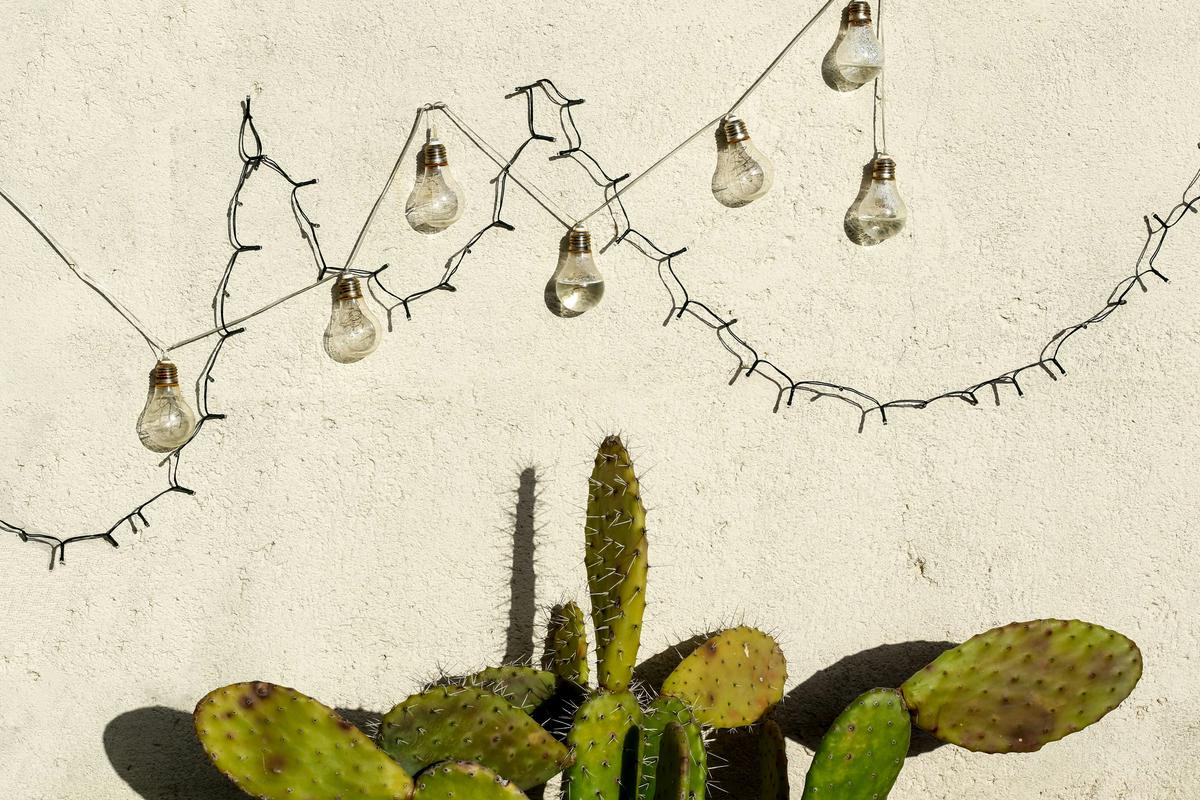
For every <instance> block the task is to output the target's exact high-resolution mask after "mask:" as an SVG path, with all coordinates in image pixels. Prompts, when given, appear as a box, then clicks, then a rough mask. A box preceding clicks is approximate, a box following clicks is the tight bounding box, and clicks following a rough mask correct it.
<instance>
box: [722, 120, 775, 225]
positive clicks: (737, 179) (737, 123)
mask: <svg viewBox="0 0 1200 800" xmlns="http://www.w3.org/2000/svg"><path fill="white" fill-rule="evenodd" d="M721 134H722V136H721V137H720V138H721V140H722V141H721V142H719V143H718V145H717V169H716V171H715V172H714V173H713V179H712V192H713V197H715V198H717V200H718V201H719V202H720V203H721V204H722V205H724V206H728V207H729V208H741V207H742V206H744V205H749V204H750V203H753V202H754V201H755V200H757V199H758V198H760V197H762V196H763V195H764V194H766V193H767V192H768V191H769V190H770V189H771V181H772V179H773V178H774V172H775V170H774V168H773V167H772V166H771V162H770V161H768V160H767V157H766V156H764V155H763V154H762V152H761V151H759V149H758V148H757V147H755V146H754V144H753V143H752V142H751V141H750V133H749V132H748V131H747V130H746V123H745V122H743V121H742V120H740V119H738V118H737V117H735V116H733V115H732V114H730V115H729V116H727V117H725V120H724V124H723V125H722V126H721Z"/></svg>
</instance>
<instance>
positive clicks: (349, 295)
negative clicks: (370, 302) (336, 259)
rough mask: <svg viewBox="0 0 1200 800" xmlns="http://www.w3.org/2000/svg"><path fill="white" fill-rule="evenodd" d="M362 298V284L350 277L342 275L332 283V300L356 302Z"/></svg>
mask: <svg viewBox="0 0 1200 800" xmlns="http://www.w3.org/2000/svg"><path fill="white" fill-rule="evenodd" d="M362 296H363V293H362V284H361V283H359V281H358V278H355V277H354V276H352V275H343V276H342V277H340V278H338V279H337V280H336V281H334V282H333V299H334V301H335V302H336V301H338V300H358V299H360V298H361V297H362Z"/></svg>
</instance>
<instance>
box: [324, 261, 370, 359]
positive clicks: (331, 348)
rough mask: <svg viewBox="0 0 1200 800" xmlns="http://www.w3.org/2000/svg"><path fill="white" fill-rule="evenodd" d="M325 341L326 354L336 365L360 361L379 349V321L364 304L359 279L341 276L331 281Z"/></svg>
mask: <svg viewBox="0 0 1200 800" xmlns="http://www.w3.org/2000/svg"><path fill="white" fill-rule="evenodd" d="M324 341H325V352H326V353H328V354H329V357H330V358H332V359H333V360H334V361H336V362H338V363H339V364H353V363H354V362H355V361H361V360H362V359H364V358H366V357H367V356H369V355H371V353H374V352H375V348H376V347H378V346H379V320H377V319H375V315H374V314H372V313H371V312H370V310H369V309H367V307H366V304H365V303H363V293H362V286H361V285H360V284H359V282H358V278H355V277H353V276H350V275H343V276H342V277H340V278H338V279H337V280H336V281H334V282H333V309H332V310H331V312H330V314H329V326H328V327H327V328H325V338H324Z"/></svg>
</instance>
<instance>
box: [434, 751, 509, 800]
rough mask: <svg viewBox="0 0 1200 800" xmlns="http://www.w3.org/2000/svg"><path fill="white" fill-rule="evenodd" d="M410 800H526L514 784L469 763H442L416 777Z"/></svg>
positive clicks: (481, 766)
mask: <svg viewBox="0 0 1200 800" xmlns="http://www.w3.org/2000/svg"><path fill="white" fill-rule="evenodd" d="M416 783H417V791H416V794H415V795H413V800H526V798H525V793H524V792H522V791H521V790H520V789H519V788H517V785H516V784H515V783H512V782H511V781H507V780H505V779H504V778H501V777H500V776H499V775H497V774H496V773H495V772H493V771H492V770H490V769H488V768H487V767H485V766H483V765H482V764H476V763H474V762H471V761H443V762H442V763H440V764H434V765H433V766H432V767H430V768H429V769H427V770H425V771H424V772H422V773H421V774H420V775H418V776H417V781H416Z"/></svg>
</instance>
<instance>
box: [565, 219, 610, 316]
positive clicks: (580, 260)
mask: <svg viewBox="0 0 1200 800" xmlns="http://www.w3.org/2000/svg"><path fill="white" fill-rule="evenodd" d="M553 280H554V293H555V295H556V296H557V297H558V302H559V303H560V304H561V305H562V309H563V312H565V313H564V314H563V315H562V316H568V317H577V316H579V315H580V314H584V313H586V312H588V311H590V310H592V309H593V308H595V307H596V306H598V305H599V304H600V300H601V299H602V298H603V297H604V276H602V275H601V274H600V270H599V268H598V267H597V266H596V257H595V256H594V255H592V234H591V231H589V230H588V229H587V228H586V227H585V226H583V225H575V226H574V227H572V228H571V230H570V232H569V233H568V234H567V240H566V247H565V248H564V249H563V251H562V252H561V254H560V255H559V259H558V268H557V269H556V270H555V272H554V278H553Z"/></svg>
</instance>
